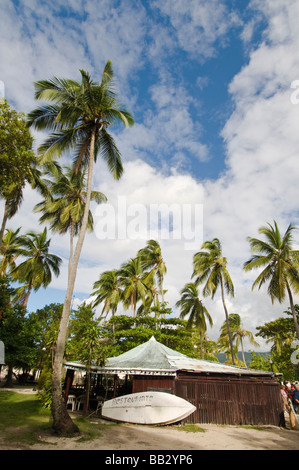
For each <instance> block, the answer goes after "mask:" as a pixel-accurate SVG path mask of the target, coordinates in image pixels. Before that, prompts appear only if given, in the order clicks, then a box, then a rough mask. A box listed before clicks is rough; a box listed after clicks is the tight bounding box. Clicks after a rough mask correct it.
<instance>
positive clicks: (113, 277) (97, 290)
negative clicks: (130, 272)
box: [92, 269, 121, 334]
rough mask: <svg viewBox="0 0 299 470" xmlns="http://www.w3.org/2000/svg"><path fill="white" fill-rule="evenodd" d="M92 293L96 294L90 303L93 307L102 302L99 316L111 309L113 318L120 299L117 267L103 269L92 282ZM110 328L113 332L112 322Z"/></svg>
mask: <svg viewBox="0 0 299 470" xmlns="http://www.w3.org/2000/svg"><path fill="white" fill-rule="evenodd" d="M92 295H95V296H96V298H95V300H94V301H93V304H92V305H93V307H96V306H97V305H99V304H100V303H102V302H104V305H103V308H102V313H101V316H103V315H104V314H106V315H107V314H108V313H109V312H110V311H111V313H112V318H113V317H114V315H115V314H116V311H117V307H118V304H119V302H120V299H121V289H120V286H119V281H118V271H117V269H113V270H111V271H105V272H103V273H102V274H101V276H100V278H99V280H98V281H96V282H95V283H94V284H93V292H92ZM112 329H113V334H114V323H113V324H112Z"/></svg>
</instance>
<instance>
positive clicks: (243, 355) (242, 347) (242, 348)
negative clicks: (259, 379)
mask: <svg viewBox="0 0 299 470" xmlns="http://www.w3.org/2000/svg"><path fill="white" fill-rule="evenodd" d="M240 343H241V350H242V357H243V362H244V364H245V367H247V364H246V361H245V354H244V346H243V340H242V338H240Z"/></svg>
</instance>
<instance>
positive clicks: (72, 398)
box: [66, 395, 76, 411]
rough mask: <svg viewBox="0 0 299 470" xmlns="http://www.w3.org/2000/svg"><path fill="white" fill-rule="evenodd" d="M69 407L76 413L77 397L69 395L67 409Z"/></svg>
mask: <svg viewBox="0 0 299 470" xmlns="http://www.w3.org/2000/svg"><path fill="white" fill-rule="evenodd" d="M69 405H70V406H71V407H72V411H74V409H76V397H75V395H69V396H68V397H67V403H66V407H68V406H69Z"/></svg>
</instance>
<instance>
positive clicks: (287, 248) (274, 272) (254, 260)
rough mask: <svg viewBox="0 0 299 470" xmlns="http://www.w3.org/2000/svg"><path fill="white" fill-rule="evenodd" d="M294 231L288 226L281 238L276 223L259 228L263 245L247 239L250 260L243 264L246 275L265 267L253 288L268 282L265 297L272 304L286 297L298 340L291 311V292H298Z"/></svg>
mask: <svg viewBox="0 0 299 470" xmlns="http://www.w3.org/2000/svg"><path fill="white" fill-rule="evenodd" d="M295 228H296V227H294V226H293V225H292V224H290V225H289V226H288V228H287V230H286V232H285V234H284V235H283V237H282V236H281V234H280V231H279V229H278V226H277V223H276V221H275V220H274V225H271V224H269V223H268V224H267V226H263V227H260V229H259V233H261V234H262V235H264V237H265V241H263V240H259V239H258V238H252V237H248V241H249V243H250V246H251V250H252V252H253V253H254V254H253V256H252V257H251V258H250V259H249V260H248V261H246V263H245V264H244V269H245V271H249V270H251V269H254V268H260V267H262V266H265V268H264V269H263V271H262V272H261V273H260V274H259V275H258V277H257V278H256V280H255V281H254V283H253V285H252V289H254V288H255V287H256V286H258V288H259V289H260V288H261V287H262V286H263V285H264V284H265V283H266V282H268V281H269V286H268V294H269V295H270V298H271V301H272V303H274V301H275V300H278V301H279V302H282V301H283V300H284V299H285V296H286V292H287V293H288V297H289V302H290V307H291V312H292V315H293V321H294V327H295V332H296V336H297V338H298V339H299V325H298V321H297V317H296V312H295V308H294V302H293V295H292V290H293V291H294V292H295V293H298V292H299V250H293V249H292V242H293V231H294V230H295Z"/></svg>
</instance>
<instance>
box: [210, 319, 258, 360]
mask: <svg viewBox="0 0 299 470" xmlns="http://www.w3.org/2000/svg"><path fill="white" fill-rule="evenodd" d="M228 319H229V324H230V330H231V332H232V340H233V341H236V351H238V350H239V346H241V352H242V358H243V363H244V364H245V366H246V367H247V365H246V360H245V354H244V345H243V339H244V338H248V339H249V341H250V343H251V344H253V345H255V346H259V344H258V343H257V341H255V339H254V336H253V334H252V333H251V331H247V330H245V329H244V328H242V325H241V317H240V315H238V314H237V313H230V314H229V316H228ZM218 344H219V345H220V346H221V349H220V350H222V351H224V350H226V349H227V345H228V334H227V325H226V322H224V323H223V325H222V327H221V330H220V337H219V340H218Z"/></svg>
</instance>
